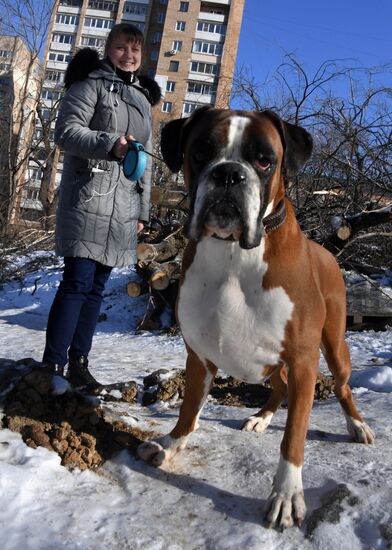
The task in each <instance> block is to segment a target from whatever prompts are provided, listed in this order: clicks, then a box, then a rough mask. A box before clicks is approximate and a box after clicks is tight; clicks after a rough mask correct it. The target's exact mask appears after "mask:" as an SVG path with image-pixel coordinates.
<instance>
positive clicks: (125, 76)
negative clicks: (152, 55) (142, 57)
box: [107, 58, 135, 84]
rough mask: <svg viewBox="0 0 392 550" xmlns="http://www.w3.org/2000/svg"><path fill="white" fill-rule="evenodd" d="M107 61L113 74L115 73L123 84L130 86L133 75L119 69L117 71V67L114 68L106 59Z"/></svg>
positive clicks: (130, 72) (133, 78)
mask: <svg viewBox="0 0 392 550" xmlns="http://www.w3.org/2000/svg"><path fill="white" fill-rule="evenodd" d="M107 60H108V63H109V64H110V66H111V67H112V69H113V70H114V72H115V73H116V75H117V76H118V77H119V78H121V80H122V81H123V82H124V83H125V84H132V83H133V82H134V80H135V73H134V72H132V71H123V70H121V69H119V68H118V67H115V66H114V65H113V63H112V62H111V61H110V59H109V58H107Z"/></svg>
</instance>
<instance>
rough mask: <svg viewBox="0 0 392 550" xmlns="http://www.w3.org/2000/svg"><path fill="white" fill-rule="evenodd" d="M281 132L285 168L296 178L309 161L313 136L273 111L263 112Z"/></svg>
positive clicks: (288, 173)
mask: <svg viewBox="0 0 392 550" xmlns="http://www.w3.org/2000/svg"><path fill="white" fill-rule="evenodd" d="M263 115H266V116H268V118H269V119H270V120H272V122H273V123H274V124H275V126H276V127H277V129H278V130H279V132H280V135H281V138H282V143H283V147H284V158H283V166H284V168H285V171H286V174H287V175H288V176H295V175H296V174H298V172H299V171H300V170H301V168H302V166H303V165H304V164H305V162H306V161H307V160H308V159H309V157H310V155H311V154H312V149H313V139H312V136H311V135H310V134H309V132H307V131H306V130H304V129H303V128H301V126H296V125H295V124H290V123H289V122H285V121H284V120H282V119H281V118H280V116H279V115H277V114H276V113H274V112H273V111H268V110H267V111H263Z"/></svg>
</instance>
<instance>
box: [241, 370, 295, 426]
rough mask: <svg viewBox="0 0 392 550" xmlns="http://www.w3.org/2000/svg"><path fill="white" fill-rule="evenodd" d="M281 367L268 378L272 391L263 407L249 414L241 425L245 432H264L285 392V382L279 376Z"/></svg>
mask: <svg viewBox="0 0 392 550" xmlns="http://www.w3.org/2000/svg"><path fill="white" fill-rule="evenodd" d="M280 371H281V369H278V370H276V371H275V372H274V373H273V375H272V376H271V378H270V381H271V385H272V393H271V395H270V396H269V398H268V399H267V401H266V403H265V405H264V407H263V408H262V409H261V410H260V411H259V412H258V413H256V414H254V415H252V416H249V418H247V419H246V420H245V421H244V423H243V424H242V426H241V430H243V431H245V432H264V431H265V430H266V429H267V428H268V426H269V424H270V422H271V420H272V417H273V415H274V413H275V412H276V409H277V408H278V407H279V405H280V404H281V402H282V401H283V399H284V398H285V396H286V393H287V384H286V382H285V381H284V380H283V379H282V377H281V372H280Z"/></svg>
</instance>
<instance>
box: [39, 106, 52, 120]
mask: <svg viewBox="0 0 392 550" xmlns="http://www.w3.org/2000/svg"><path fill="white" fill-rule="evenodd" d="M41 113H42V118H43V119H44V120H50V118H51V117H52V111H51V110H50V109H42V110H41Z"/></svg>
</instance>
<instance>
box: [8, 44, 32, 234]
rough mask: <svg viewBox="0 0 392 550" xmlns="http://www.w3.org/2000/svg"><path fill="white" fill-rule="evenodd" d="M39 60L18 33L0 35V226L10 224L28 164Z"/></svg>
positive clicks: (16, 207)
mask: <svg viewBox="0 0 392 550" xmlns="http://www.w3.org/2000/svg"><path fill="white" fill-rule="evenodd" d="M37 68H38V61H37V60H34V59H33V58H32V56H31V54H30V52H29V50H28V48H27V46H26V45H25V44H24V42H23V40H22V39H21V38H19V37H17V36H7V35H0V132H1V141H0V228H1V229H3V228H4V227H5V226H7V225H8V224H10V223H13V221H14V219H15V216H16V212H18V204H19V200H20V195H21V189H22V187H23V183H24V174H25V172H26V166H27V163H28V147H29V144H30V142H31V137H32V132H33V127H34V117H35V108H36V102H37V96H38V89H39V82H38V71H37Z"/></svg>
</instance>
